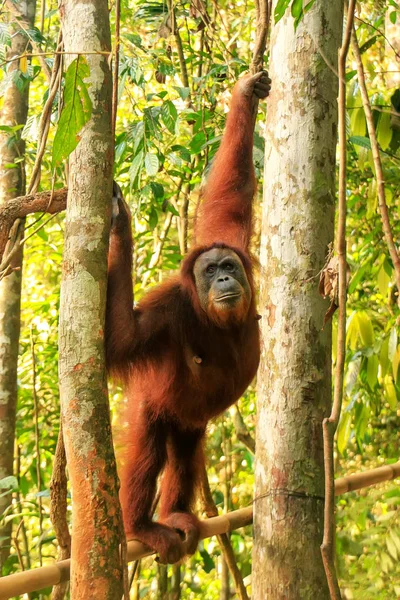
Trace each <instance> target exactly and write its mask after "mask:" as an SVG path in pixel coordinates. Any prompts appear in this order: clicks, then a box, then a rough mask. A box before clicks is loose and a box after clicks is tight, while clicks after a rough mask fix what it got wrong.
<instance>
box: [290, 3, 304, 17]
mask: <svg viewBox="0 0 400 600" xmlns="http://www.w3.org/2000/svg"><path fill="white" fill-rule="evenodd" d="M302 12H303V0H293V2H292V8H291V13H292V17H293V18H294V19H298V18H299V17H300V16H301V14H302Z"/></svg>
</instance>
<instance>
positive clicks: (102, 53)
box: [0, 50, 113, 67]
mask: <svg viewBox="0 0 400 600" xmlns="http://www.w3.org/2000/svg"><path fill="white" fill-rule="evenodd" d="M71 54H72V55H74V56H75V55H78V54H79V55H82V56H95V55H98V54H99V55H100V56H108V57H112V54H113V53H112V52H108V51H106V50H104V51H103V50H92V51H90V50H70V51H68V52H67V51H58V50H49V52H24V53H23V54H19V55H18V56H13V58H10V59H7V60H3V62H1V63H0V67H4V65H7V64H9V63H11V62H14V61H16V60H20V59H21V58H35V57H36V58H40V57H41V56H64V55H71Z"/></svg>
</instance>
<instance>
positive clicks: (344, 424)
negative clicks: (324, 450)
mask: <svg viewBox="0 0 400 600" xmlns="http://www.w3.org/2000/svg"><path fill="white" fill-rule="evenodd" d="M350 434H351V414H350V413H349V412H348V411H344V413H343V414H342V416H341V419H340V423H339V428H338V436H337V447H338V450H339V452H340V454H342V455H343V453H344V451H345V450H346V447H347V444H348V441H349V439H350Z"/></svg>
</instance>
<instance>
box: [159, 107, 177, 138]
mask: <svg viewBox="0 0 400 600" xmlns="http://www.w3.org/2000/svg"><path fill="white" fill-rule="evenodd" d="M161 118H162V120H163V123H164V125H165V127H166V128H167V129H168V131H169V132H170V133H175V126H176V120H177V118H178V112H177V110H176V108H175V105H174V103H173V102H171V100H168V101H167V102H164V104H163V105H162V107H161Z"/></svg>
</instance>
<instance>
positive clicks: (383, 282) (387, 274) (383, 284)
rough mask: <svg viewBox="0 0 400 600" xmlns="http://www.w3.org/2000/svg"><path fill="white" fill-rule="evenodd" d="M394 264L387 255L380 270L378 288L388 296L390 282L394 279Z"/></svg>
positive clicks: (384, 295) (383, 294)
mask: <svg viewBox="0 0 400 600" xmlns="http://www.w3.org/2000/svg"><path fill="white" fill-rule="evenodd" d="M392 270H393V269H392V265H391V264H390V262H389V261H388V260H387V258H386V257H385V259H384V261H383V263H382V266H381V268H380V269H379V271H378V289H379V293H380V294H381V295H382V296H383V297H384V298H386V296H387V294H388V290H389V283H390V282H391V280H392V275H391V273H392Z"/></svg>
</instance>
